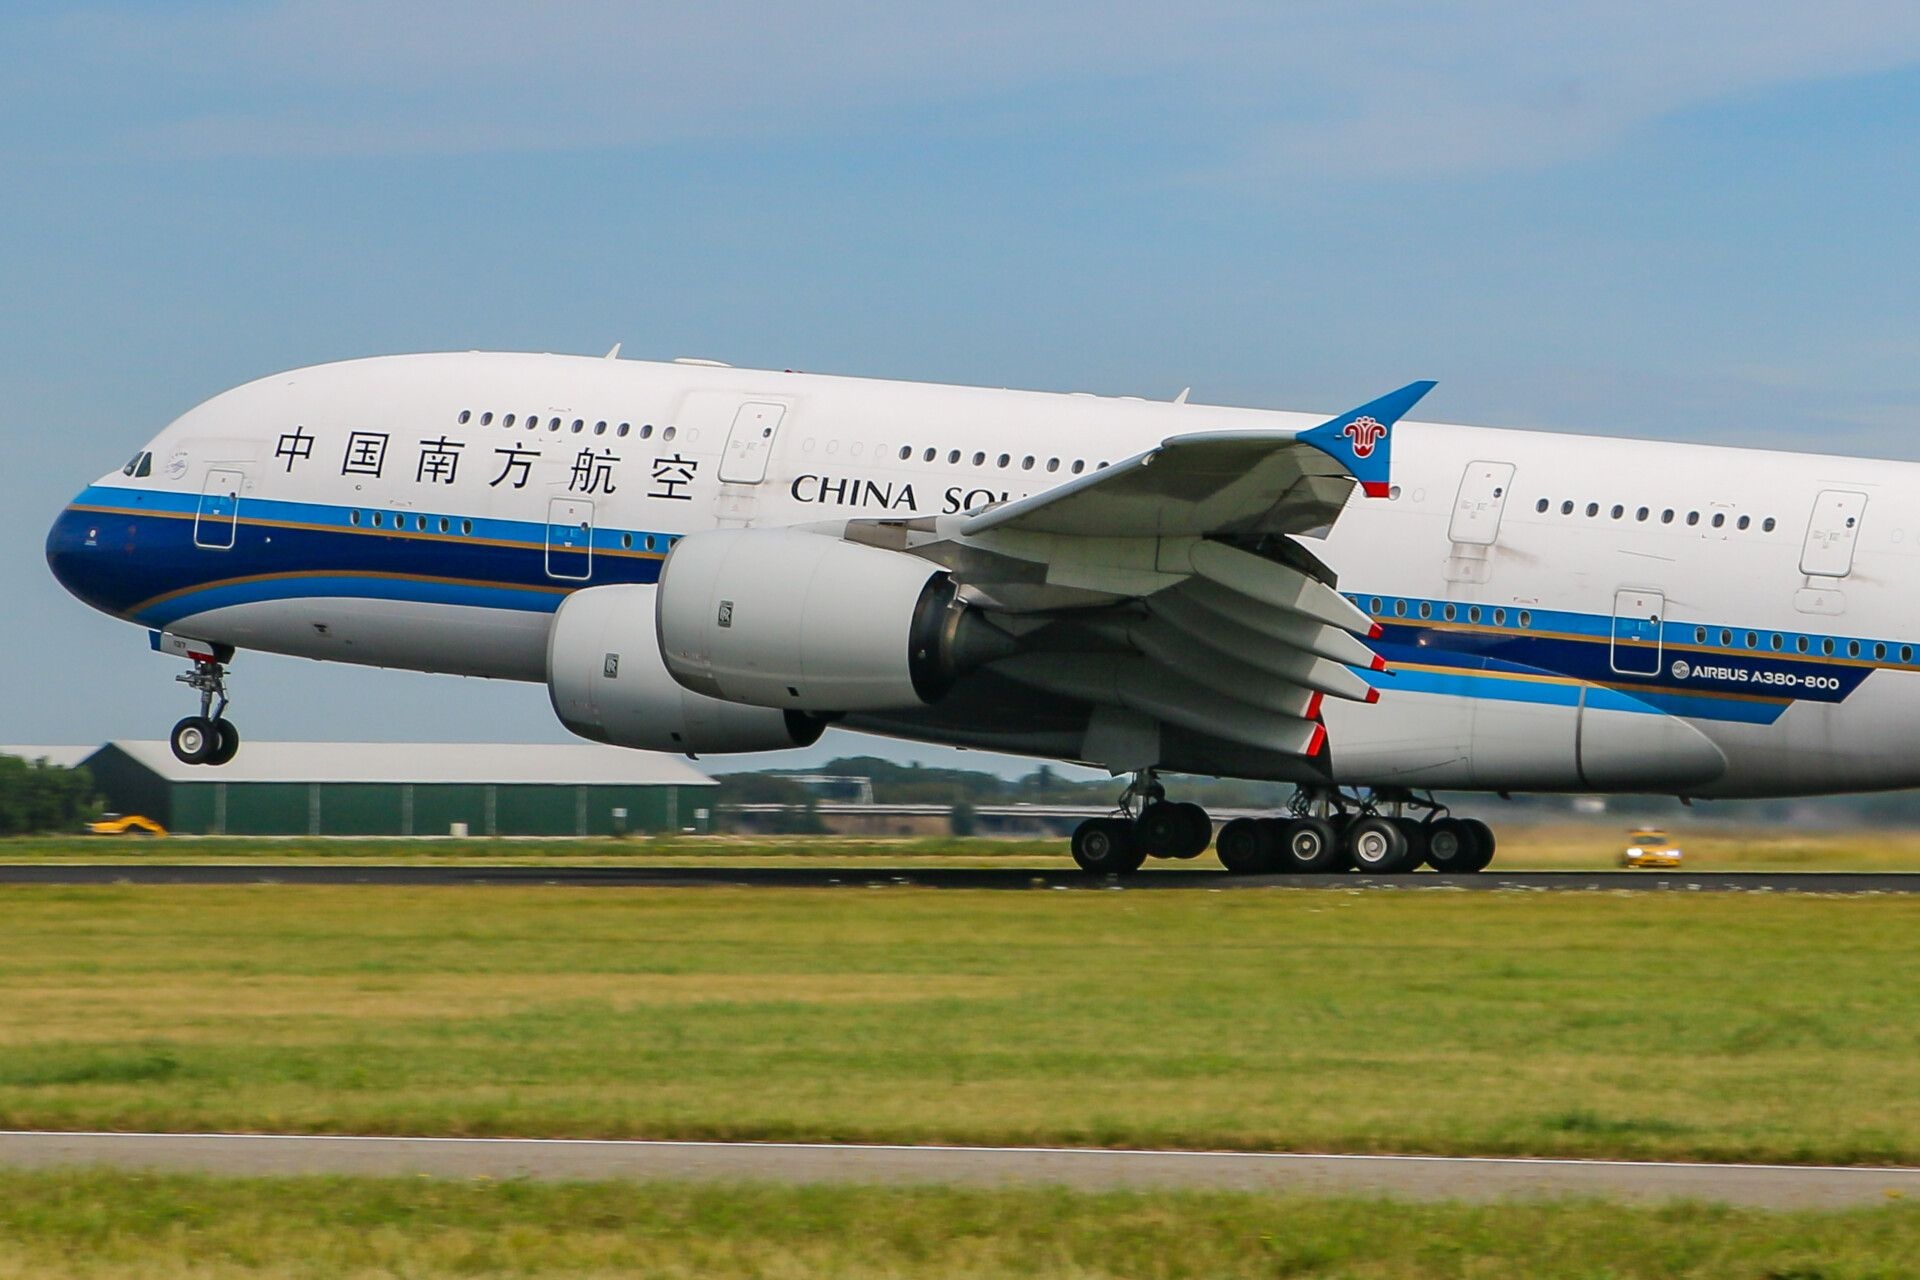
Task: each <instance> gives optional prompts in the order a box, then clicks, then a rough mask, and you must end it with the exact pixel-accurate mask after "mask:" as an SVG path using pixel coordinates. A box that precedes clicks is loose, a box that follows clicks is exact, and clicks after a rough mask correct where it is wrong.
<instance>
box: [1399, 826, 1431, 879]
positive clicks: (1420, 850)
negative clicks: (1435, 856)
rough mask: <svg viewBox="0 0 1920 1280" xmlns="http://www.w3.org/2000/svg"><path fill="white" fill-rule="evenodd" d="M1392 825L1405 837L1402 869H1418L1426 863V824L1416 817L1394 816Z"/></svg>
mask: <svg viewBox="0 0 1920 1280" xmlns="http://www.w3.org/2000/svg"><path fill="white" fill-rule="evenodd" d="M1393 825H1394V826H1396V827H1398V828H1400V834H1401V835H1403V836H1405V837H1406V838H1407V865H1406V866H1404V867H1402V868H1400V869H1401V870H1402V871H1418V870H1419V869H1420V868H1421V867H1424V866H1426V865H1427V826H1426V824H1425V823H1424V822H1421V821H1420V820H1419V819H1418V818H1395V819H1393Z"/></svg>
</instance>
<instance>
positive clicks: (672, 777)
mask: <svg viewBox="0 0 1920 1280" xmlns="http://www.w3.org/2000/svg"><path fill="white" fill-rule="evenodd" d="M108 747H115V748H118V749H119V750H120V751H122V752H124V753H125V754H126V755H127V756H128V757H130V758H131V759H133V760H134V761H135V762H137V763H138V764H141V765H143V766H145V767H146V768H148V769H150V770H152V771H153V772H154V773H157V774H159V775H160V776H161V777H163V778H165V779H166V780H167V781H169V782H496V783H523V784H530V785H541V786H554V785H559V786H574V785H578V784H581V783H585V784H589V785H601V786H615V785H624V786H680V787H707V786H712V785H714V783H713V779H712V778H709V777H708V776H707V775H706V774H704V773H702V772H700V771H699V770H698V769H696V768H694V767H693V766H692V765H690V764H688V763H687V762H686V761H685V760H684V759H682V758H681V757H679V756H670V755H664V754H661V753H659V752H654V751H631V750H628V749H627V748H625V747H605V746H600V745H598V744H595V743H587V742H579V743H562V744H551V743H517V742H252V741H243V742H242V743H241V744H240V754H239V755H238V756H237V757H235V758H234V760H233V762H232V763H230V764H224V765H221V766H220V767H218V768H208V767H207V766H205V765H188V764H181V763H180V762H179V761H178V760H176V759H174V758H173V752H172V751H171V750H170V749H169V748H168V746H167V744H166V743H164V742H109V743H108V744H107V746H106V747H102V748H100V749H101V750H102V751H104V750H106V749H107V748H108ZM89 754H91V753H89Z"/></svg>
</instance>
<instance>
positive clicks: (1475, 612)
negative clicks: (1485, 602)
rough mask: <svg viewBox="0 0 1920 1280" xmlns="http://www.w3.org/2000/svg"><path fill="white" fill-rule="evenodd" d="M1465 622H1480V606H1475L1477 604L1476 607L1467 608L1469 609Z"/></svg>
mask: <svg viewBox="0 0 1920 1280" xmlns="http://www.w3.org/2000/svg"><path fill="white" fill-rule="evenodd" d="M1467 621H1468V622H1478V621H1480V606H1479V605H1477V604H1476V605H1473V606H1472V607H1470V608H1469V609H1468V610H1467Z"/></svg>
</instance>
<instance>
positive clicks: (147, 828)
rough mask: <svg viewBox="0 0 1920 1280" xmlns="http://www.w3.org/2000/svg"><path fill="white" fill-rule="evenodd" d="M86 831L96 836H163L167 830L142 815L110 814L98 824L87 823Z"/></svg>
mask: <svg viewBox="0 0 1920 1280" xmlns="http://www.w3.org/2000/svg"><path fill="white" fill-rule="evenodd" d="M87 830H88V831H90V832H92V833H93V834H94V835H96V836H163V835H165V834H167V829H166V828H165V827H163V826H161V825H160V824H159V823H157V822H155V821H154V820H153V819H152V818H149V817H147V816H146V815H144V814H139V813H129V814H118V813H110V814H108V815H107V816H106V817H104V818H102V819H100V821H98V822H89V823H88V824H87Z"/></svg>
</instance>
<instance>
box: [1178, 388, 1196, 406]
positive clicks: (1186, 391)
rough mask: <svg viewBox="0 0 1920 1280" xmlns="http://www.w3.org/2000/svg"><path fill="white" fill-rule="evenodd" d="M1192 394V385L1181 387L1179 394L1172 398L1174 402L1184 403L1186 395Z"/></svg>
mask: <svg viewBox="0 0 1920 1280" xmlns="http://www.w3.org/2000/svg"><path fill="white" fill-rule="evenodd" d="M1192 394H1193V388H1192V387H1182V388H1180V394H1179V395H1177V396H1175V397H1174V398H1173V402H1174V403H1175V404H1185V403H1186V402H1187V397H1188V396H1190V395H1192Z"/></svg>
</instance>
